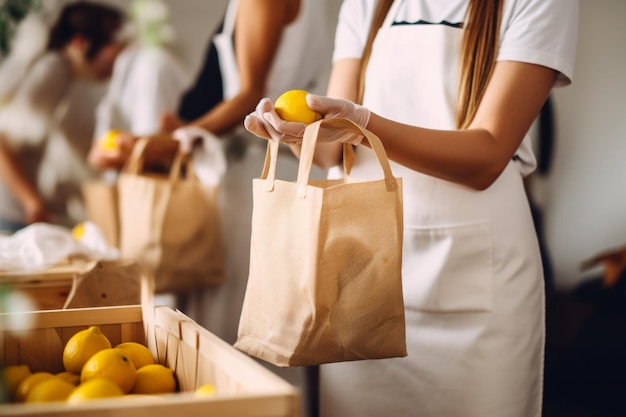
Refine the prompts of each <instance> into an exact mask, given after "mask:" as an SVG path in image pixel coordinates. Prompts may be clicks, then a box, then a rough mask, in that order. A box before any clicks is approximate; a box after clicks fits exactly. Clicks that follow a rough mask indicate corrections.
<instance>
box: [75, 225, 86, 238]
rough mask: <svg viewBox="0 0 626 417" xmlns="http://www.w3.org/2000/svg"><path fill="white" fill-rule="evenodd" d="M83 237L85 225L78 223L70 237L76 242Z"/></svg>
mask: <svg viewBox="0 0 626 417" xmlns="http://www.w3.org/2000/svg"><path fill="white" fill-rule="evenodd" d="M83 236H85V224H84V223H78V224H77V225H76V226H74V227H73V228H72V237H73V238H74V239H76V240H81V239H82V238H83Z"/></svg>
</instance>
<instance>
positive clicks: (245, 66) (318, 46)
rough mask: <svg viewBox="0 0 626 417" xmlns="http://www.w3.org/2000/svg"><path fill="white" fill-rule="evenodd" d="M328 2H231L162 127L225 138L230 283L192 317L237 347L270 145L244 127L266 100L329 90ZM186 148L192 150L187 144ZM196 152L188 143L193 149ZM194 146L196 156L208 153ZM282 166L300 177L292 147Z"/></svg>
mask: <svg viewBox="0 0 626 417" xmlns="http://www.w3.org/2000/svg"><path fill="white" fill-rule="evenodd" d="M327 16H328V14H327V9H326V2H317V1H314V0H263V1H258V0H231V1H229V3H228V6H227V9H226V12H225V17H224V20H223V22H222V24H221V25H220V27H219V29H218V30H217V32H216V33H215V34H214V35H213V36H212V37H211V39H210V41H209V44H208V47H207V52H206V54H205V61H204V62H203V64H202V68H201V70H200V72H199V75H198V76H197V79H196V81H195V83H194V84H193V86H192V87H191V88H190V89H189V90H188V91H187V92H186V93H185V95H184V96H183V97H182V101H181V105H180V107H179V109H178V114H172V113H170V114H165V115H164V117H163V124H162V128H163V130H166V131H167V130H169V131H173V134H174V137H176V138H177V139H179V140H181V141H183V142H185V143H188V142H191V141H193V140H194V139H196V137H197V136H198V132H199V131H201V132H202V134H201V135H200V136H204V137H205V141H206V140H207V138H219V139H220V140H222V144H223V146H224V148H225V150H226V155H227V159H228V168H227V171H226V174H225V177H224V179H223V183H222V187H221V190H222V192H221V196H220V197H221V199H222V218H223V230H224V237H225V253H226V258H227V259H226V274H227V277H226V282H225V283H224V284H223V285H221V286H220V287H218V288H215V289H209V290H207V291H206V292H205V293H204V294H201V295H199V297H198V298H197V299H195V300H190V303H189V306H188V311H187V312H188V313H189V314H191V315H193V317H194V318H195V319H197V320H198V321H199V322H200V323H201V324H202V325H204V326H206V327H207V328H208V329H209V330H211V331H212V332H214V333H216V334H217V335H218V336H220V337H221V338H223V339H224V340H226V341H228V342H229V343H233V342H234V341H235V340H236V338H237V327H238V323H239V316H240V312H241V306H242V303H243V295H244V292H245V287H246V282H247V278H248V263H249V252H250V247H249V246H250V221H251V216H252V179H253V178H255V177H258V176H259V175H260V174H261V171H262V168H263V162H264V159H265V147H264V145H263V144H259V143H258V141H257V140H255V138H254V137H253V136H252V135H250V134H248V133H247V132H246V131H245V129H244V128H243V119H244V117H245V116H246V115H247V113H249V112H250V111H252V110H254V107H255V106H256V103H257V102H258V100H260V99H261V98H262V97H271V98H272V99H275V98H276V97H278V96H279V95H280V94H281V93H283V92H284V91H286V90H289V89H296V88H299V89H308V90H311V91H323V90H324V89H325V81H324V80H323V74H324V73H325V70H326V68H327V67H328V66H330V60H329V61H328V62H325V60H324V59H323V57H325V56H327V51H328V50H330V49H332V45H331V40H332V37H331V28H330V27H329V24H328V23H327ZM185 146H187V145H185ZM187 147H190V146H187ZM202 148H203V147H202V146H199V147H196V148H195V149H194V155H195V154H197V153H198V152H201V151H202ZM280 158H281V160H280V161H279V162H278V169H279V170H282V171H283V172H284V174H285V175H290V176H293V177H295V173H296V172H297V165H298V162H297V160H296V159H295V158H294V157H293V155H291V154H290V152H289V150H288V149H286V152H285V153H284V155H282V156H281V157H280Z"/></svg>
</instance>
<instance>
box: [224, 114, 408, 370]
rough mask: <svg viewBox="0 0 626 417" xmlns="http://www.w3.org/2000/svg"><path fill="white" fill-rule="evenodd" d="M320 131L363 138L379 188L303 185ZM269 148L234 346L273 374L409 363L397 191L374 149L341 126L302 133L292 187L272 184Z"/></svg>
mask: <svg viewBox="0 0 626 417" xmlns="http://www.w3.org/2000/svg"><path fill="white" fill-rule="evenodd" d="M320 127H323V128H325V129H344V130H348V131H352V132H354V133H355V134H359V135H363V136H365V140H366V141H368V142H369V144H370V146H371V147H372V148H373V150H374V151H375V153H376V156H377V158H378V160H379V162H380V164H381V168H382V170H381V171H382V175H381V177H382V179H380V180H376V181H359V180H358V179H356V178H351V177H350V176H349V173H350V169H351V167H352V163H353V160H354V154H353V151H352V148H351V145H344V172H345V173H346V177H345V178H344V179H341V180H309V174H310V171H311V166H312V160H313V153H314V150H315V145H316V142H317V138H318V135H320V132H321V131H320ZM279 146H280V145H279V143H277V142H274V141H270V142H269V144H268V153H267V157H266V161H265V167H264V169H263V173H262V176H261V178H258V179H255V180H253V204H254V205H253V213H252V235H251V245H250V274H249V278H248V284H247V288H246V294H245V298H244V304H243V309H242V313H241V319H240V323H239V330H238V339H237V342H236V343H235V347H236V348H238V349H239V350H242V351H244V352H246V353H248V354H250V355H251V356H255V357H257V358H260V359H263V360H265V361H267V362H269V363H272V364H274V365H277V366H282V367H289V366H301V365H317V364H322V363H329V362H341V361H352V360H361V359H379V358H388V357H401V356H406V339H405V322H404V301H403V297H402V276H401V269H402V231H403V217H402V216H403V214H402V182H401V179H400V178H395V177H393V174H392V172H391V168H390V166H389V161H388V159H387V156H386V154H385V151H384V148H383V146H382V143H381V142H380V140H379V139H378V138H377V137H376V136H375V135H374V134H372V133H371V132H369V131H367V130H365V129H363V128H361V127H360V126H358V125H356V124H354V123H352V122H351V121H349V120H347V119H329V120H321V121H319V122H316V123H313V124H311V125H309V126H308V127H307V129H306V131H305V134H304V138H303V145H302V153H301V155H300V166H299V172H298V178H297V181H296V182H295V183H294V182H289V181H282V180H279V179H276V178H275V174H276V161H277V154H278V147H279Z"/></svg>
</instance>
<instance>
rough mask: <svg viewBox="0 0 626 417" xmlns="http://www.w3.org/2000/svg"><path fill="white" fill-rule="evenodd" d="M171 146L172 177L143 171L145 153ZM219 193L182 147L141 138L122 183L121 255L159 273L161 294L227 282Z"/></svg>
mask: <svg viewBox="0 0 626 417" xmlns="http://www.w3.org/2000/svg"><path fill="white" fill-rule="evenodd" d="M173 144H174V145H173ZM172 146H174V148H173V149H174V153H175V157H174V158H173V162H172V164H171V166H170V168H169V172H164V173H158V172H147V171H145V170H144V154H145V152H146V151H148V150H149V149H150V148H153V150H151V152H153V151H154V149H156V148H159V147H160V148H166V147H170V149H171V148H172ZM157 150H158V149H157ZM218 188H219V187H218V186H214V187H210V188H209V187H207V186H205V185H203V184H201V183H200V181H199V180H198V178H197V177H196V176H195V175H194V173H193V169H192V166H191V163H190V161H188V159H187V158H186V157H185V156H184V155H183V154H182V153H181V152H179V151H178V142H176V141H173V140H168V139H152V140H151V139H148V138H142V139H140V140H139V141H138V142H137V144H136V145H135V147H134V149H133V152H132V154H131V156H130V158H129V160H128V162H127V164H126V166H125V167H124V169H123V170H122V172H121V174H120V177H119V179H118V194H119V213H120V251H121V254H122V257H124V258H128V259H134V260H136V261H137V262H139V263H140V264H141V265H142V266H144V267H145V268H146V269H147V270H148V271H150V272H152V273H153V274H154V282H155V291H156V292H157V293H164V292H181V291H188V290H191V289H196V288H199V287H203V286H206V285H214V284H219V283H221V282H222V281H223V279H224V259H223V248H222V237H221V236H222V235H221V226H220V218H219V213H218V191H219V189H218Z"/></svg>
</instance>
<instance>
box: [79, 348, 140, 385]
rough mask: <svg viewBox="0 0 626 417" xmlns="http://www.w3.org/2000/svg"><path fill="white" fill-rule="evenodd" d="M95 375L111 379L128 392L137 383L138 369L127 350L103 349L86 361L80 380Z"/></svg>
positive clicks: (82, 380)
mask: <svg viewBox="0 0 626 417" xmlns="http://www.w3.org/2000/svg"><path fill="white" fill-rule="evenodd" d="M95 377H102V378H107V379H110V380H111V381H113V382H115V383H116V384H117V385H119V387H120V388H121V389H122V391H123V392H124V393H127V392H129V391H130V390H131V388H132V387H133V385H134V384H135V380H136V379H137V370H136V369H135V365H134V364H133V361H132V360H131V359H130V355H128V353H126V351H124V350H122V349H116V348H110V349H103V350H101V351H99V352H98V353H96V354H95V355H93V356H92V357H91V358H89V360H88V361H87V362H86V363H85V365H84V366H83V370H82V371H81V373H80V382H81V383H84V382H87V381H89V380H90V379H93V378H95Z"/></svg>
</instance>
